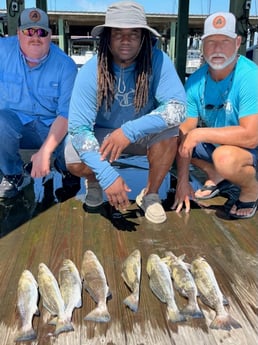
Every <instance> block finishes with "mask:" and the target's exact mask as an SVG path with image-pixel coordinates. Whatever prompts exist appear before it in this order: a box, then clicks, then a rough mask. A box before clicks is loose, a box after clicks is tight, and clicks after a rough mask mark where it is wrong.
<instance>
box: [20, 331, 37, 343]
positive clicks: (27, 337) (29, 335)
mask: <svg viewBox="0 0 258 345" xmlns="http://www.w3.org/2000/svg"><path fill="white" fill-rule="evenodd" d="M35 339H37V334H36V332H35V331H34V329H33V328H30V329H29V330H27V331H22V332H21V333H20V335H19V336H18V337H17V338H16V339H15V341H17V342H18V341H31V340H35Z"/></svg>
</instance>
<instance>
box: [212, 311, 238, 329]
mask: <svg viewBox="0 0 258 345" xmlns="http://www.w3.org/2000/svg"><path fill="white" fill-rule="evenodd" d="M232 327H233V328H241V327H242V326H241V325H240V323H239V322H238V321H237V320H235V319H234V318H233V317H232V316H230V315H229V314H226V315H216V317H215V319H214V320H213V321H212V323H211V324H210V328H212V329H223V330H225V331H230V330H231V328H232Z"/></svg>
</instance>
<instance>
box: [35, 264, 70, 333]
mask: <svg viewBox="0 0 258 345" xmlns="http://www.w3.org/2000/svg"><path fill="white" fill-rule="evenodd" d="M38 285H39V292H40V295H41V296H42V300H43V306H44V307H45V308H46V309H47V310H48V311H49V312H50V314H51V315H53V316H57V321H56V329H55V332H54V335H59V334H60V333H63V332H70V331H73V330H74V328H73V326H72V324H71V320H69V317H67V315H66V313H65V303H64V300H63V298H62V296H61V292H60V289H59V286H58V283H57V280H56V278H55V276H54V275H53V273H52V272H51V271H50V269H49V268H48V267H47V265H45V264H44V263H43V262H42V263H40V264H39V267H38Z"/></svg>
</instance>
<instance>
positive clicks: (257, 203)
mask: <svg viewBox="0 0 258 345" xmlns="http://www.w3.org/2000/svg"><path fill="white" fill-rule="evenodd" d="M235 206H236V209H237V210H240V209H242V208H251V209H252V211H251V213H249V214H246V215H237V214H234V213H230V212H229V215H230V217H233V218H236V219H248V218H252V217H253V216H254V215H255V213H256V211H257V207H258V199H257V200H256V201H248V202H244V201H240V200H239V199H238V200H237V201H236V202H235Z"/></svg>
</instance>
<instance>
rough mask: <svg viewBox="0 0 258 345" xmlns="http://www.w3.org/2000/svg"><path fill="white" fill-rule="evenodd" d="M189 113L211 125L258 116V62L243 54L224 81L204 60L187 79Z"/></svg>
mask: <svg viewBox="0 0 258 345" xmlns="http://www.w3.org/2000/svg"><path fill="white" fill-rule="evenodd" d="M186 93H187V117H191V118H197V117H198V118H199V119H200V120H201V122H202V123H204V124H205V125H206V126H208V127H215V128H218V127H225V126H237V125H239V119H240V118H242V117H245V116H249V115H254V114H257V116H258V66H257V65H256V64H255V63H254V62H253V61H251V60H249V59H247V58H246V57H244V56H240V57H239V58H238V61H237V64H236V66H235V68H234V70H233V71H232V72H231V73H230V74H229V75H228V76H227V78H225V79H224V80H221V81H218V82H216V81H214V80H213V79H212V78H211V77H210V74H209V72H208V65H207V64H204V65H203V66H202V67H201V68H200V69H199V70H197V71H196V72H195V73H193V74H192V75H191V76H190V77H189V78H188V80H187V82H186Z"/></svg>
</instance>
